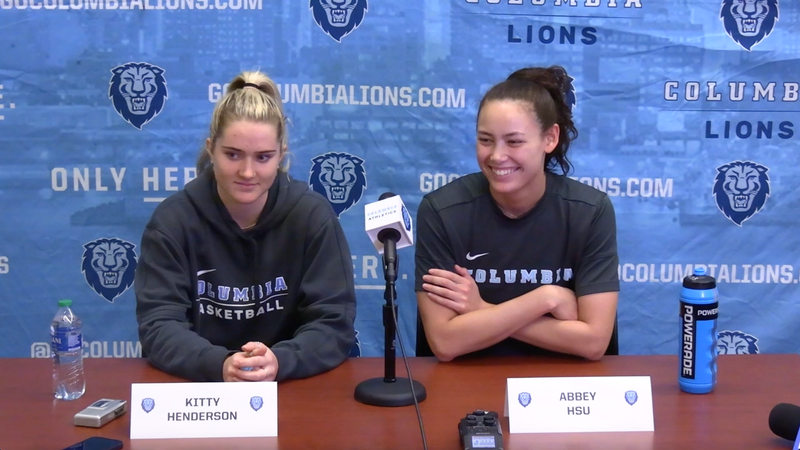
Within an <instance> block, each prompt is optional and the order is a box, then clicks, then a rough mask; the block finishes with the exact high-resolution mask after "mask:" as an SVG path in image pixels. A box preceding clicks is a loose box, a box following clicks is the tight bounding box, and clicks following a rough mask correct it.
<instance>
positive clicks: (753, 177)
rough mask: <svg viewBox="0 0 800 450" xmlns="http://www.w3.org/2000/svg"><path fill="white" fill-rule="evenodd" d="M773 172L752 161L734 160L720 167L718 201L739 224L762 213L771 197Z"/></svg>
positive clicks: (728, 215)
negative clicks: (770, 180)
mask: <svg viewBox="0 0 800 450" xmlns="http://www.w3.org/2000/svg"><path fill="white" fill-rule="evenodd" d="M767 171H769V169H768V168H767V167H765V166H762V165H761V164H757V163H754V162H752V161H733V162H729V163H728V164H723V165H721V166H719V167H717V177H716V178H715V179H714V189H713V191H712V192H713V194H714V200H715V201H716V202H717V208H719V210H720V211H722V214H725V217H727V218H728V219H730V220H731V222H733V223H735V224H736V225H739V226H742V223H743V222H744V221H745V220H747V219H749V218H751V217H753V216H754V215H755V214H756V213H757V212H759V211H761V209H762V208H763V207H764V204H765V203H766V202H767V197H769V194H770V187H769V176H768V175H767Z"/></svg>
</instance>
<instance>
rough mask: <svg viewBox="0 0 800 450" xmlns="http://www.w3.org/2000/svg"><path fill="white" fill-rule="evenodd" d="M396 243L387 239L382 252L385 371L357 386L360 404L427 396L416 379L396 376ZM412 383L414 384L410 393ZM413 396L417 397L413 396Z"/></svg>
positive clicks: (411, 400) (385, 403)
mask: <svg viewBox="0 0 800 450" xmlns="http://www.w3.org/2000/svg"><path fill="white" fill-rule="evenodd" d="M395 245H396V243H395V242H394V241H393V240H391V239H387V240H386V242H385V248H384V254H383V276H384V278H385V279H386V289H385V290H384V291H383V298H384V300H386V304H384V305H383V327H384V330H385V334H384V344H383V345H384V347H383V348H384V353H383V358H384V374H383V378H370V379H368V380H364V381H362V382H361V383H359V384H358V386H356V391H355V398H356V400H358V401H359V402H361V403H364V404H366V405H373V406H407V405H413V404H414V403H415V400H416V402H421V401H423V400H425V398H427V393H426V392H425V386H423V385H422V383H420V382H419V381H416V380H413V379H411V380H409V379H408V378H397V377H395V360H396V354H395V333H396V331H397V329H396V327H395V317H397V304H396V303H395V298H396V297H397V291H396V290H395V280H396V279H397V267H398V266H399V260H398V258H397V249H396V247H395ZM411 384H413V385H414V389H413V393H412V389H411ZM415 395H416V399H415Z"/></svg>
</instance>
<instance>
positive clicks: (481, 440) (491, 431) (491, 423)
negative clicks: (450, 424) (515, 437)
mask: <svg viewBox="0 0 800 450" xmlns="http://www.w3.org/2000/svg"><path fill="white" fill-rule="evenodd" d="M458 434H459V436H461V447H462V448H463V449H464V450H478V449H490V450H503V430H502V429H501V428H500V421H499V420H498V418H497V413H496V412H494V411H483V410H477V411H474V412H472V413H469V414H467V417H464V418H463V419H461V422H459V424H458Z"/></svg>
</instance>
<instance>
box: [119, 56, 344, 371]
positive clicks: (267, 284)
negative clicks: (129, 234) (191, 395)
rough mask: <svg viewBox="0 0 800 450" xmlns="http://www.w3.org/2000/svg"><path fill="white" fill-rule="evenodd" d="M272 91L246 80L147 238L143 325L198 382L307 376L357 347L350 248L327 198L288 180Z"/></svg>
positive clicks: (139, 284)
mask: <svg viewBox="0 0 800 450" xmlns="http://www.w3.org/2000/svg"><path fill="white" fill-rule="evenodd" d="M287 151H288V136H287V133H286V118H285V116H284V114H283V105H282V103H281V99H280V96H279V95H278V90H277V88H276V87H275V83H274V82H273V81H272V80H270V79H269V78H268V77H267V76H266V75H264V74H262V73H259V72H245V73H243V74H241V75H240V76H238V77H236V78H235V79H234V80H233V81H231V82H230V83H229V84H228V92H227V93H226V94H225V96H224V97H222V98H221V99H220V101H219V102H218V103H217V105H216V106H215V108H214V113H213V115H212V118H211V126H210V128H209V136H208V139H206V142H205V146H204V147H203V149H202V151H201V152H200V155H199V158H198V162H197V172H198V177H197V178H196V179H194V180H192V181H191V182H190V183H189V184H187V185H186V188H185V189H184V190H183V191H181V192H178V193H176V194H174V195H172V196H171V197H169V198H168V199H166V200H165V201H164V202H162V203H161V204H160V205H159V206H158V207H157V208H156V210H155V211H154V212H153V216H152V218H151V219H150V222H149V223H148V225H147V229H146V230H145V232H144V235H143V236H142V245H141V256H140V258H139V264H138V267H137V272H136V281H135V284H134V288H135V290H136V302H137V303H136V315H137V319H138V322H139V337H140V340H141V342H142V349H143V351H144V353H145V354H147V356H148V358H149V359H150V361H151V362H152V363H153V364H154V365H155V366H156V367H158V368H160V369H162V370H164V371H166V372H169V373H172V374H175V375H179V376H182V377H185V378H189V379H192V380H199V381H220V380H225V381H265V380H266V381H272V380H284V379H290V378H304V377H309V376H312V375H316V374H318V373H321V372H324V371H327V370H330V369H332V368H334V367H336V366H338V365H339V364H341V363H342V362H343V361H344V360H345V359H346V358H347V357H348V355H349V354H350V350H351V348H352V347H353V345H354V344H355V330H354V321H355V287H354V285H353V265H352V262H351V261H350V249H349V246H348V244H347V241H346V239H345V237H344V233H343V232H342V229H341V226H340V225H339V220H338V217H337V216H336V214H335V213H334V211H333V209H332V207H331V205H330V203H328V201H327V199H325V198H324V197H322V196H321V195H320V194H318V193H316V192H315V191H314V190H312V189H309V187H308V185H307V184H306V183H303V182H301V181H297V180H294V179H292V178H290V177H289V176H288V174H287V171H288V168H289V164H288V160H287Z"/></svg>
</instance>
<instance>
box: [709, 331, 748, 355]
mask: <svg viewBox="0 0 800 450" xmlns="http://www.w3.org/2000/svg"><path fill="white" fill-rule="evenodd" d="M756 342H758V338H757V337H755V336H753V335H751V334H747V333H743V332H741V331H720V333H719V334H718V335H717V348H718V349H719V354H720V355H755V354H757V353H758V345H756Z"/></svg>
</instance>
